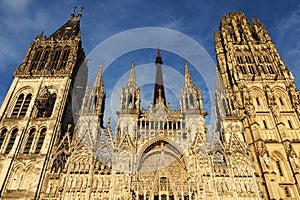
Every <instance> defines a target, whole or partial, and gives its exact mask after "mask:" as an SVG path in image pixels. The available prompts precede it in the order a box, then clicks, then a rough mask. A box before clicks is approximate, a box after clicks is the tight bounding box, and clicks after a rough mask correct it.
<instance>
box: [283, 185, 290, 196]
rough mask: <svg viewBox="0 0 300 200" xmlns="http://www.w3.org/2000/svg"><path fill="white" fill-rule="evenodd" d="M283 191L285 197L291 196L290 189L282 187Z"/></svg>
mask: <svg viewBox="0 0 300 200" xmlns="http://www.w3.org/2000/svg"><path fill="white" fill-rule="evenodd" d="M284 192H285V196H286V197H291V194H290V191H289V188H288V187H284Z"/></svg>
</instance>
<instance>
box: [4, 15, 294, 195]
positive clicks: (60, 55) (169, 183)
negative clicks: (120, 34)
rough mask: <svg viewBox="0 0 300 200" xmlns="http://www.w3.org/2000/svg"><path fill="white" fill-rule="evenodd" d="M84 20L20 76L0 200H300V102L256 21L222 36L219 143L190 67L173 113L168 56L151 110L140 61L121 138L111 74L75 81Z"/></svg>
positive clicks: (47, 44) (223, 29) (34, 51)
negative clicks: (113, 114) (109, 95)
mask: <svg viewBox="0 0 300 200" xmlns="http://www.w3.org/2000/svg"><path fill="white" fill-rule="evenodd" d="M80 18H81V12H80V13H79V14H78V15H75V14H74V13H72V14H71V17H70V19H69V20H68V21H67V22H66V23H65V24H64V25H63V26H62V27H60V28H59V29H58V30H57V31H55V32H54V33H53V34H52V35H50V36H49V37H43V34H40V35H38V36H37V37H36V38H35V40H34V41H33V43H32V44H31V45H30V47H29V49H28V51H27V53H26V56H25V58H24V60H23V62H22V63H21V64H20V65H19V67H18V68H17V69H16V71H15V73H14V79H13V82H12V84H11V87H10V89H9V91H8V93H7V96H6V98H5V100H4V102H3V105H2V107H1V110H0V134H1V135H0V169H1V170H0V187H1V190H0V199H107V200H117V199H118V200H123V199H124V200H127V199H134V200H146V199H149V200H150V199H151V200H152V199H155V200H156V199H157V200H172V199H181V200H193V199H228V200H229V199H230V200H231V199H247V200H251V199H253V200H254V199H278V200H279V199H299V198H300V196H299V194H300V189H299V184H298V183H299V181H300V180H299V178H300V177H299V172H300V161H299V156H300V143H299V142H300V129H299V126H300V121H299V119H300V105H299V103H300V95H299V91H298V90H297V88H296V86H295V84H294V78H293V75H292V73H291V71H290V70H289V69H288V67H286V66H285V65H284V63H283V61H282V60H281V58H280V56H279V54H278V52H277V49H276V48H275V45H274V43H273V42H272V40H271V38H270V36H269V34H268V33H267V30H266V28H265V27H264V25H263V24H262V23H261V22H260V21H259V20H258V19H253V23H250V22H249V21H248V19H247V18H246V17H245V16H244V14H243V13H240V12H234V13H229V14H228V15H226V16H224V17H223V18H222V19H221V23H220V29H219V32H217V31H216V32H215V51H216V59H217V68H216V76H217V83H216V93H215V112H216V113H215V114H216V126H215V130H214V131H213V133H209V132H208V129H207V126H206V124H205V116H206V115H207V112H205V111H204V108H203V103H202V95H201V91H200V89H199V88H197V87H196V86H195V85H194V83H193V81H192V74H190V72H189V67H188V64H187V63H184V64H183V65H182V66H183V67H182V72H183V73H184V83H183V86H182V93H181V96H180V109H176V110H173V109H171V105H170V104H167V101H166V98H167V97H166V95H165V88H164V84H163V75H162V68H163V58H162V56H161V53H160V49H157V55H156V59H155V65H156V75H155V77H153V79H155V84H154V95H153V102H152V103H151V104H150V105H149V107H148V108H147V109H144V108H142V107H141V105H140V102H141V101H142V99H141V95H140V87H138V83H137V81H136V77H135V64H134V62H132V63H131V68H130V64H129V65H128V66H129V68H130V75H129V77H128V81H127V83H126V84H125V85H124V86H123V88H122V90H121V95H120V107H119V110H118V112H117V115H118V122H117V125H116V128H115V130H112V128H111V125H110V120H108V121H107V122H104V120H103V117H104V116H103V113H104V111H105V97H106V92H105V87H104V81H103V77H102V65H100V67H99V70H98V74H97V76H96V79H95V82H94V84H93V85H89V84H86V83H85V79H84V78H82V81H81V82H80V83H81V85H77V83H76V82H75V78H76V76H77V74H81V75H82V76H83V77H86V74H85V73H83V72H82V71H80V70H82V68H84V69H85V68H86V67H87V66H86V61H85V53H84V50H83V48H82V44H81V37H80ZM83 71H84V70H83ZM79 86H80V87H79ZM74 90H77V91H76V94H78V95H77V97H76V99H74V98H72V92H73V91H74ZM74 101H76V104H77V105H81V106H80V109H79V111H78V113H76V115H77V116H78V118H76V119H75V118H73V114H74V113H72V104H73V103H74ZM211 135H212V136H211Z"/></svg>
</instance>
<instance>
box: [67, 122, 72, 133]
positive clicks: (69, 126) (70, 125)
mask: <svg viewBox="0 0 300 200" xmlns="http://www.w3.org/2000/svg"><path fill="white" fill-rule="evenodd" d="M71 127H72V124H68V130H67V132H68V133H70V129H71Z"/></svg>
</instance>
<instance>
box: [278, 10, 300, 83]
mask: <svg viewBox="0 0 300 200" xmlns="http://www.w3.org/2000/svg"><path fill="white" fill-rule="evenodd" d="M299 19H300V4H298V6H297V7H296V8H295V9H294V10H293V11H292V12H290V14H288V15H287V17H285V18H283V19H282V20H281V21H280V22H279V23H278V25H277V26H276V28H275V30H276V35H275V39H276V40H277V41H278V45H277V46H278V49H279V53H280V55H281V56H282V58H283V61H284V62H285V64H286V65H287V66H288V67H290V69H291V70H292V72H293V75H294V77H295V81H296V85H297V86H298V87H300V74H299V66H300V60H299V56H300V40H299V35H300V20H299Z"/></svg>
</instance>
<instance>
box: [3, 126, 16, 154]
mask: <svg viewBox="0 0 300 200" xmlns="http://www.w3.org/2000/svg"><path fill="white" fill-rule="evenodd" d="M17 134H18V129H17V128H15V129H14V130H13V131H12V132H11V135H10V138H9V141H8V144H7V147H6V149H5V154H8V153H9V152H10V151H11V149H12V148H13V145H14V143H15V140H16V137H17Z"/></svg>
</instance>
